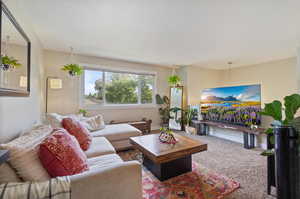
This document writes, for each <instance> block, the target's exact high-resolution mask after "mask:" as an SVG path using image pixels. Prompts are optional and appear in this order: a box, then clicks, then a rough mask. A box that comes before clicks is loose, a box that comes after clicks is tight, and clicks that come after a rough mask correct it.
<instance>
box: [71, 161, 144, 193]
mask: <svg viewBox="0 0 300 199" xmlns="http://www.w3.org/2000/svg"><path fill="white" fill-rule="evenodd" d="M70 180H71V189H72V194H71V195H72V199H83V198H88V199H99V198H101V199H120V198H122V199H141V198H142V170H141V165H140V163H139V162H137V161H129V162H123V163H116V164H114V165H112V166H107V167H100V168H95V169H93V170H90V171H87V172H84V173H82V174H77V175H73V176H70Z"/></svg>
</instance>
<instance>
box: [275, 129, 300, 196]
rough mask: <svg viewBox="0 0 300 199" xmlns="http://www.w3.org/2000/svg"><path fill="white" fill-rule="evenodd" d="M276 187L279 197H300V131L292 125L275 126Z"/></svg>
mask: <svg viewBox="0 0 300 199" xmlns="http://www.w3.org/2000/svg"><path fill="white" fill-rule="evenodd" d="M274 135H275V162H276V163H275V165H276V168H275V170H276V189H277V198H278V199H299V198H300V189H299V187H300V178H299V173H300V167H299V165H300V164H299V160H300V158H299V143H298V141H297V139H298V132H297V131H296V130H295V129H294V128H293V127H290V126H281V127H274Z"/></svg>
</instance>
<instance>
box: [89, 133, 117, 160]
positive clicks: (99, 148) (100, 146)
mask: <svg viewBox="0 0 300 199" xmlns="http://www.w3.org/2000/svg"><path fill="white" fill-rule="evenodd" d="M114 153H116V151H115V148H114V147H113V146H112V144H111V143H110V142H109V141H108V140H107V139H106V138H105V137H94V138H93V139H92V144H91V146H90V148H89V149H88V150H87V151H85V154H86V156H87V157H88V158H92V157H96V156H100V155H106V154H114Z"/></svg>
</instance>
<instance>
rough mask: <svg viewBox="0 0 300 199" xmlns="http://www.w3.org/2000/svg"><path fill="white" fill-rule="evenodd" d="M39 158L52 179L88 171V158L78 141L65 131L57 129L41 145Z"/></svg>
mask: <svg viewBox="0 0 300 199" xmlns="http://www.w3.org/2000/svg"><path fill="white" fill-rule="evenodd" d="M39 158H40V160H41V163H42V165H43V166H44V168H45V169H46V170H47V171H48V173H49V175H50V176H51V177H57V176H67V175H74V174H78V173H82V172H84V171H86V170H88V164H87V157H86V155H85V154H84V152H83V151H82V150H81V148H80V146H79V143H78V141H77V140H76V139H75V138H74V136H72V135H70V134H69V133H68V132H66V130H65V129H55V130H54V132H53V133H52V134H51V135H50V136H48V137H47V138H46V139H45V140H44V141H43V142H42V143H41V144H40V149H39Z"/></svg>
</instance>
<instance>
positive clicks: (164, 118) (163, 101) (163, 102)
mask: <svg viewBox="0 0 300 199" xmlns="http://www.w3.org/2000/svg"><path fill="white" fill-rule="evenodd" d="M155 98H156V104H157V105H159V106H160V107H159V109H158V111H159V114H160V119H161V126H162V127H169V120H170V119H172V118H171V115H170V100H169V98H168V97H167V96H163V97H161V96H160V95H159V94H157V95H156V96H155Z"/></svg>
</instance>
